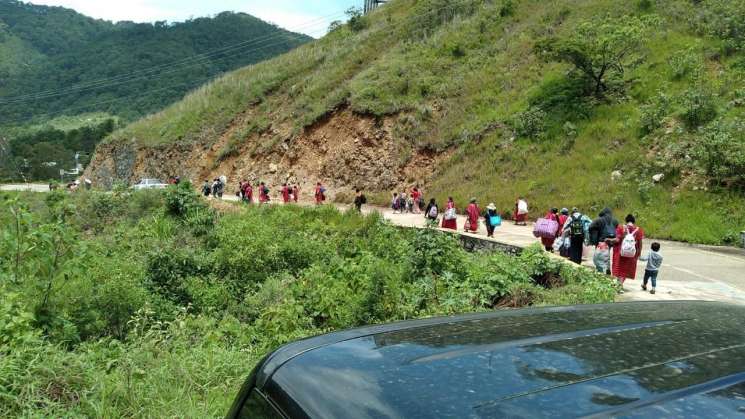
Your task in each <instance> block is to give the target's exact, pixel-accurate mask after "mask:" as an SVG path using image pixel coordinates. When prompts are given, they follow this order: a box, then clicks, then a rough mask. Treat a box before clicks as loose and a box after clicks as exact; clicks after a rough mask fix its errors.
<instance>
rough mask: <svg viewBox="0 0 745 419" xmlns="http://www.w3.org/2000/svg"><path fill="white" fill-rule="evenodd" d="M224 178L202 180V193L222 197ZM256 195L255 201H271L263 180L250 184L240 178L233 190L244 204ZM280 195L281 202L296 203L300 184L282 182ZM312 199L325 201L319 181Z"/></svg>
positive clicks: (317, 203)
mask: <svg viewBox="0 0 745 419" xmlns="http://www.w3.org/2000/svg"><path fill="white" fill-rule="evenodd" d="M225 185H226V179H225V178H224V177H219V178H216V179H215V180H214V181H213V182H212V183H210V182H209V181H208V180H205V181H204V184H203V185H202V194H203V195H204V196H205V197H209V196H210V195H211V196H213V197H215V198H218V199H222V197H223V193H224V191H225ZM255 195H256V198H257V200H256V202H258V203H259V204H267V203H269V202H271V200H272V198H271V190H270V189H269V186H268V185H267V184H266V183H265V182H258V183H257V184H256V185H252V184H251V182H249V181H248V180H245V179H244V180H242V181H240V182H238V190H237V191H236V192H235V196H237V197H238V198H240V199H241V201H242V202H244V203H246V204H253V203H254V196H255ZM280 197H281V198H282V202H283V203H285V204H289V203H293V202H294V203H297V202H298V200H299V199H300V186H299V185H298V184H293V185H290V184H288V183H283V184H282V187H281V189H280ZM313 199H314V201H315V203H316V205H320V204H323V203H324V202H325V201H326V188H325V187H324V186H323V184H322V183H321V182H318V183H316V187H315V190H314V192H313Z"/></svg>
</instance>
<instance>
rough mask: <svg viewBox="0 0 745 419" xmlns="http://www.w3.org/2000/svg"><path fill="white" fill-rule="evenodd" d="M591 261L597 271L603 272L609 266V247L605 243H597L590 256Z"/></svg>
mask: <svg viewBox="0 0 745 419" xmlns="http://www.w3.org/2000/svg"><path fill="white" fill-rule="evenodd" d="M592 262H593V263H594V264H595V269H597V271H598V272H600V273H603V274H604V273H606V272H607V271H608V268H609V267H610V249H609V248H608V244H607V243H604V242H600V243H598V247H596V248H595V254H594V255H593V256H592Z"/></svg>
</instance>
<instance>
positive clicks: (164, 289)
mask: <svg viewBox="0 0 745 419" xmlns="http://www.w3.org/2000/svg"><path fill="white" fill-rule="evenodd" d="M210 272H211V263H210V261H209V260H206V259H205V258H204V257H199V256H197V255H195V254H192V253H190V252H188V251H185V250H178V249H159V250H158V251H155V252H153V253H150V254H149V255H148V256H147V262H146V268H145V281H146V284H147V286H148V287H149V288H150V289H151V290H152V291H154V292H156V293H158V294H160V295H161V296H163V297H165V298H166V299H168V300H170V301H172V302H174V303H176V304H180V305H186V304H188V303H190V302H191V299H190V296H189V293H188V292H187V289H186V280H187V278H190V277H195V276H197V277H198V276H207V275H209V274H210Z"/></svg>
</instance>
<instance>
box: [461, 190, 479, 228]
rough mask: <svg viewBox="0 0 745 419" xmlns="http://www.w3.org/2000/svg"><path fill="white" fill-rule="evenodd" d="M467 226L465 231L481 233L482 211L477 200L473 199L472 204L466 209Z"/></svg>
mask: <svg viewBox="0 0 745 419" xmlns="http://www.w3.org/2000/svg"><path fill="white" fill-rule="evenodd" d="M466 216H467V219H466V225H465V231H466V233H468V232H473V233H476V232H478V231H479V218H481V211H480V210H479V206H478V205H477V204H476V198H471V203H470V204H468V207H467V208H466Z"/></svg>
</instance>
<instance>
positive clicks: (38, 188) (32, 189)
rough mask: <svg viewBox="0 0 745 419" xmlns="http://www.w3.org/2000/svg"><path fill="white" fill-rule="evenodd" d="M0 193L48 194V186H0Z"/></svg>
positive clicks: (33, 184)
mask: <svg viewBox="0 0 745 419" xmlns="http://www.w3.org/2000/svg"><path fill="white" fill-rule="evenodd" d="M0 191H18V192H49V185H44V184H40V183H26V184H14V185H0Z"/></svg>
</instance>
